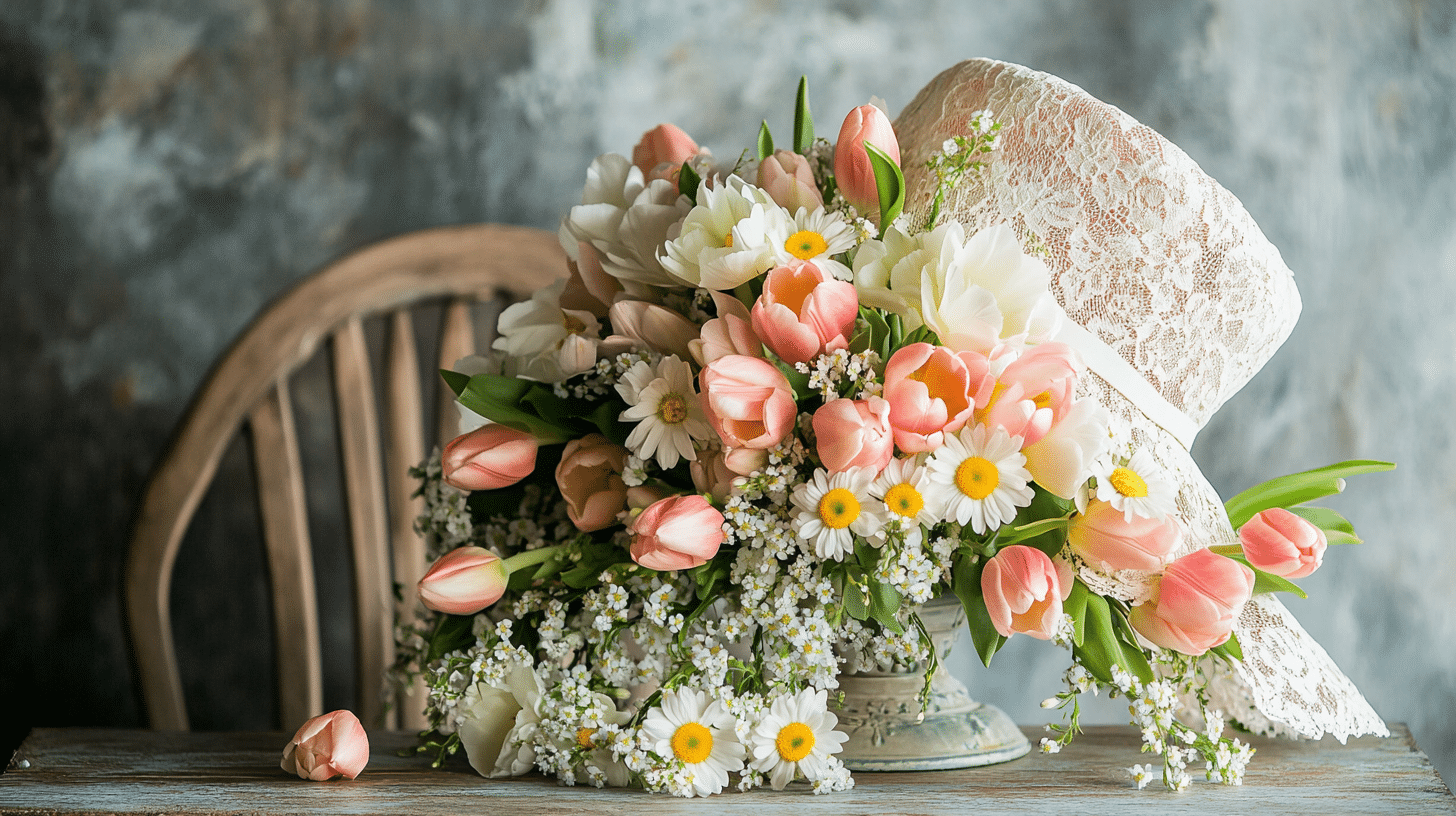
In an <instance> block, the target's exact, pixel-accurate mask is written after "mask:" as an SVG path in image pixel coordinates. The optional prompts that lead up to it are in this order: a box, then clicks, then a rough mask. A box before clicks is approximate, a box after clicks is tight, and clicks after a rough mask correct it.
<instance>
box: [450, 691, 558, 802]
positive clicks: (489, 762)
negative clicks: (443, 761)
mask: <svg viewBox="0 0 1456 816" xmlns="http://www.w3.org/2000/svg"><path fill="white" fill-rule="evenodd" d="M542 693H543V689H542V687H541V678H539V677H537V676H536V672H535V671H533V670H532V668H531V667H530V666H529V665H526V664H523V663H522V664H517V665H516V666H515V667H514V668H512V669H510V670H509V671H508V672H506V673H505V676H504V677H502V678H500V679H487V680H485V681H483V682H478V683H475V684H474V685H472V686H471V687H470V688H468V689H467V690H466V692H465V696H464V697H463V698H462V699H461V701H460V708H461V714H460V719H459V725H458V731H459V734H460V744H461V745H462V746H464V748H465V756H466V757H467V758H468V759H469V760H470V767H472V768H474V769H475V771H476V773H479V774H480V775H481V776H487V777H492V778H494V777H501V776H520V775H521V774H523V773H526V772H527V771H529V770H531V768H532V766H534V765H535V764H536V744H535V741H534V739H535V736H536V729H537V726H538V724H539V723H540V722H541V714H540V712H539V710H538V704H539V703H540V700H541V694H542Z"/></svg>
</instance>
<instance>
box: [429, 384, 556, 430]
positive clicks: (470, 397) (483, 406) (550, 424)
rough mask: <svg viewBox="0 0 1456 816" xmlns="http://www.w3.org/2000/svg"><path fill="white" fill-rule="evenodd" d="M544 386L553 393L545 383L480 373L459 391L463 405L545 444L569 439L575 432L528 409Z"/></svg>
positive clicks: (537, 400) (547, 392)
mask: <svg viewBox="0 0 1456 816" xmlns="http://www.w3.org/2000/svg"><path fill="white" fill-rule="evenodd" d="M451 373H452V374H453V373H454V372H451ZM441 375H442V376H443V375H444V372H441ZM455 379H456V382H458V381H459V380H458V377H457V378H455ZM446 382H447V383H449V382H450V378H448V377H447V378H446ZM451 387H452V388H453V387H454V386H453V385H452V386H451ZM543 390H544V393H546V394H550V393H551V392H550V386H544V384H543V383H538V382H533V381H531V380H522V379H517V378H515V377H504V376H501V375H499V374H476V375H475V376H474V377H471V378H470V380H469V381H468V382H467V383H466V384H465V387H464V388H462V389H461V390H460V391H459V392H458V399H459V400H460V404H461V405H464V406H465V407H466V408H469V409H470V410H472V411H474V412H475V413H477V414H480V415H481V416H483V417H485V418H486V419H488V420H490V421H491V422H498V423H500V424H501V425H505V426H508V427H511V428H515V429H516V430H518V431H524V432H525V433H528V434H531V435H532V436H534V437H536V441H537V442H540V443H541V444H543V445H551V444H555V443H558V442H565V441H567V440H568V439H571V438H572V436H573V435H572V434H570V433H568V432H567V430H566V429H565V428H564V427H562V425H560V424H559V423H557V422H554V421H552V420H550V419H547V418H545V417H544V416H542V415H541V414H539V413H536V412H533V411H530V410H527V407H528V406H531V405H533V404H534V403H536V402H540V401H541V400H540V399H539V398H537V397H536V396H535V395H533V394H531V392H532V391H537V392H538V393H539V392H541V391H543ZM528 396H529V397H530V398H529V399H528ZM553 396H554V395H553Z"/></svg>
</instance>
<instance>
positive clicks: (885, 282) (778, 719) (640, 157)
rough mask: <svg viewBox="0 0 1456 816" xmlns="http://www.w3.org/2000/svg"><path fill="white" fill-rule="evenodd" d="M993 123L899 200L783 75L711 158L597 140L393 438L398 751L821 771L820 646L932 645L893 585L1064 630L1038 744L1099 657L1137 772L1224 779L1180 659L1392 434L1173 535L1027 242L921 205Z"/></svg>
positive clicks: (830, 688) (638, 776)
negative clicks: (429, 420) (425, 719)
mask: <svg viewBox="0 0 1456 816" xmlns="http://www.w3.org/2000/svg"><path fill="white" fill-rule="evenodd" d="M1000 129H1001V125H1000V124H999V123H997V122H996V121H993V119H992V117H991V115H990V114H989V112H981V113H979V114H976V115H975V116H974V117H973V118H972V119H971V122H970V125H969V130H968V133H969V134H970V135H969V136H965V137H956V138H953V139H949V140H947V141H946V143H945V144H944V145H943V146H942V149H941V151H940V153H939V154H937V155H936V156H934V157H933V158H932V159H931V160H930V164H929V165H928V170H929V171H931V172H933V173H934V174H935V178H937V179H938V180H939V182H940V185H941V188H940V194H938V195H937V196H936V200H935V206H934V207H933V208H932V211H931V212H930V214H929V216H928V217H927V218H925V219H921V220H918V221H912V220H911V219H910V218H909V217H908V216H907V215H906V214H905V213H903V212H902V209H903V208H904V177H903V174H902V171H901V168H900V166H899V162H900V154H899V148H898V144H897V141H896V137H895V132H894V130H893V128H892V127H891V124H890V122H889V120H888V119H887V117H886V116H885V114H884V113H882V112H881V111H880V110H879V109H878V108H877V107H875V106H872V105H865V106H862V107H859V108H856V109H855V110H853V111H851V112H850V113H849V115H848V116H847V117H846V118H845V120H844V123H843V126H842V127H841V129H840V132H839V135H838V138H837V140H836V141H835V142H834V143H832V144H831V143H830V142H828V141H827V140H825V139H821V138H816V137H815V135H814V128H813V124H812V120H811V117H810V113H809V105H808V100H807V91H806V89H805V85H804V84H803V83H801V84H800V87H799V94H798V100H797V106H796V110H795V115H794V127H793V140H792V144H791V145H790V147H791V148H792V149H776V148H775V145H774V140H773V138H772V135H771V133H770V131H769V128H768V125H767V123H765V124H764V125H763V127H762V129H761V130H760V135H759V139H758V144H757V145H756V149H755V150H752V151H745V152H744V153H743V154H741V155H739V156H737V157H736V158H735V159H734V160H733V161H732V162H727V163H720V162H717V161H715V160H714V158H713V157H712V155H711V154H710V153H709V152H708V151H707V150H705V149H702V148H700V147H699V146H698V145H697V144H696V143H695V142H694V141H693V140H692V139H691V138H689V137H688V136H687V135H686V134H685V133H684V132H683V131H682V130H680V129H678V128H676V127H674V126H672V125H661V126H659V127H657V128H655V129H654V130H652V131H650V132H648V133H647V134H645V135H644V136H643V138H642V141H641V142H640V143H639V144H638V145H637V146H636V148H635V149H634V150H633V152H632V158H631V159H630V160H629V159H628V158H626V157H624V156H620V155H612V154H609V155H604V156H600V157H598V158H597V159H596V160H595V161H594V162H593V163H592V165H591V167H590V168H589V169H588V171H587V179H586V186H585V190H584V191H583V194H582V200H581V204H580V205H578V206H576V207H573V208H572V209H571V211H570V213H569V214H568V215H567V216H566V218H565V219H564V220H563V222H562V225H561V230H560V236H561V240H562V244H563V246H564V247H565V248H566V249H567V252H568V255H569V256H570V258H571V264H570V268H569V271H570V275H569V277H566V278H564V279H562V280H560V281H559V282H558V283H556V284H555V285H554V286H551V287H549V288H546V289H544V290H541V291H538V292H536V293H535V294H534V295H533V296H532V298H531V299H530V300H529V301H526V302H523V303H518V304H515V305H512V306H510V307H509V308H507V309H506V310H505V311H504V312H503V313H502V314H501V316H500V320H499V329H498V330H499V337H498V339H496V340H495V342H494V345H493V348H492V353H491V354H490V355H489V356H487V357H477V358H467V359H466V360H463V361H461V362H460V363H459V364H458V365H457V367H456V370H455V371H448V372H443V374H444V377H445V379H446V381H447V382H448V383H449V384H450V386H451V387H452V388H453V390H454V391H455V392H456V394H457V397H458V401H459V404H460V406H461V408H462V413H463V414H464V415H465V416H466V421H465V423H464V424H465V426H466V432H465V433H463V434H462V435H461V436H459V437H458V438H456V439H454V440H453V441H452V442H450V443H449V445H447V446H446V447H445V449H444V451H443V453H441V454H439V455H438V456H436V457H434V458H432V459H431V460H430V461H428V462H427V463H425V464H424V465H422V466H421V467H420V468H419V469H418V470H417V471H416V475H417V476H418V477H419V478H421V480H422V485H423V486H422V492H423V495H424V497H425V500H426V512H425V514H424V515H423V516H422V517H421V519H420V521H419V526H420V529H421V530H422V532H423V533H425V535H426V539H427V542H428V546H429V548H430V555H431V558H432V559H435V560H434V563H433V566H431V567H430V569H429V571H428V573H427V574H426V575H425V577H424V579H423V580H422V581H421V582H420V584H419V587H418V590H419V597H420V599H421V601H422V602H423V604H424V606H425V607H427V608H428V609H429V610H432V611H433V613H435V614H433V615H430V616H428V617H426V618H425V619H424V620H423V622H422V623H420V624H418V625H414V626H410V627H404V628H402V629H401V632H400V637H399V643H400V654H401V664H400V667H399V673H400V675H401V676H402V677H403V678H406V679H408V678H411V677H413V676H421V675H422V676H423V677H424V679H425V682H426V684H427V686H428V688H429V707H428V716H429V720H430V723H431V729H430V730H429V731H427V732H426V733H425V735H424V736H423V740H422V743H423V744H422V748H421V749H422V750H428V751H431V752H433V753H435V754H436V756H437V758H439V759H443V757H444V756H446V755H448V754H451V753H454V752H456V751H457V750H459V749H461V748H463V749H464V750H465V753H466V755H467V757H468V759H469V761H470V763H471V765H472V766H473V767H474V768H475V769H476V770H477V771H479V772H480V773H481V774H483V775H486V776H508V775H516V774H522V773H526V772H529V771H531V770H533V769H539V770H541V771H542V772H545V773H548V774H552V775H554V776H556V777H558V778H559V779H560V780H562V781H563V782H564V783H566V784H575V783H577V782H589V783H591V784H594V785H607V784H610V785H640V786H642V787H645V788H647V789H648V790H652V791H665V792H670V793H673V794H677V795H682V796H694V795H708V794H714V793H718V792H720V791H722V790H724V788H726V787H727V786H728V785H730V784H731V783H733V778H734V777H735V776H736V779H737V782H736V785H737V787H738V788H739V789H743V790H746V789H750V788H753V787H756V786H761V785H769V786H771V787H772V788H774V789H775V790H780V789H783V788H784V787H785V786H786V785H788V784H789V783H790V782H792V781H794V780H796V779H800V778H802V779H804V780H807V781H808V782H809V783H811V784H812V785H813V789H814V791H815V792H816V793H817V792H829V791H835V790H843V789H846V788H848V787H850V786H851V785H852V784H853V781H852V778H851V776H850V774H849V772H848V771H847V770H846V768H845V767H844V765H843V763H842V762H840V760H839V759H837V758H836V756H835V755H836V753H838V751H839V749H840V746H841V745H842V743H843V742H844V741H845V739H846V737H845V734H844V733H843V732H841V731H839V730H837V729H836V725H837V718H836V715H835V713H834V702H835V699H836V691H835V690H836V688H837V686H838V682H839V681H838V678H839V676H840V674H841V673H843V672H854V671H861V670H882V671H883V670H896V671H914V670H926V669H927V668H928V667H929V668H933V666H934V662H935V661H936V659H937V656H936V655H935V652H934V649H933V647H932V644H931V642H930V637H929V635H928V634H927V632H926V630H925V628H924V626H923V625H922V623H921V621H920V618H919V615H918V613H917V610H918V608H919V607H920V605H921V604H925V603H927V602H930V601H932V600H933V599H937V598H954V599H958V601H959V602H960V603H961V604H962V605H963V606H964V608H965V612H966V616H967V619H968V621H969V629H970V636H971V641H972V643H973V645H974V648H975V650H976V652H977V653H978V655H979V656H980V657H981V659H982V660H983V661H984V662H985V663H986V664H987V665H990V663H991V660H992V657H993V656H994V655H995V653H996V652H997V650H998V649H999V648H1000V647H1001V646H1002V644H1004V643H1005V642H1006V640H1007V639H1008V638H1010V637H1013V636H1015V635H1017V634H1022V635H1027V636H1029V637H1034V638H1038V639H1042V640H1047V641H1051V642H1054V643H1055V644H1057V645H1059V646H1061V647H1063V648H1066V649H1067V650H1068V652H1069V656H1070V663H1071V665H1070V668H1069V669H1068V671H1067V673H1066V683H1067V688H1066V690H1064V691H1062V692H1060V693H1058V694H1056V695H1055V696H1053V697H1051V698H1049V699H1048V700H1047V701H1046V702H1044V703H1043V705H1044V706H1045V707H1048V708H1053V707H1060V708H1063V709H1065V711H1066V713H1067V719H1066V721H1065V722H1064V724H1062V725H1058V726H1054V727H1051V728H1052V729H1053V735H1052V736H1049V737H1048V738H1046V739H1044V740H1042V743H1041V747H1042V750H1044V751H1047V752H1055V751H1057V750H1059V749H1060V748H1061V747H1062V746H1063V745H1065V744H1066V743H1067V742H1068V741H1070V740H1071V739H1072V738H1073V736H1074V735H1075V734H1076V733H1077V730H1078V725H1077V713H1078V699H1079V695H1080V694H1081V693H1084V692H1088V691H1090V692H1092V693H1097V692H1098V691H1099V690H1100V689H1107V690H1109V692H1110V693H1112V694H1119V695H1123V696H1125V697H1126V698H1127V699H1128V700H1129V703H1130V712H1131V714H1132V717H1133V721H1134V722H1135V723H1136V724H1137V725H1138V726H1139V727H1140V728H1141V729H1142V733H1143V740H1144V743H1145V747H1144V750H1148V751H1152V752H1154V753H1158V754H1161V757H1162V767H1161V772H1160V775H1161V778H1162V780H1163V782H1164V783H1165V784H1166V785H1168V786H1169V787H1172V788H1182V787H1185V786H1186V785H1187V784H1188V783H1189V781H1190V779H1191V776H1190V771H1189V769H1190V768H1191V767H1193V766H1194V763H1196V762H1199V761H1201V762H1203V763H1204V768H1205V775H1206V777H1207V778H1208V779H1210V780H1213V781H1219V782H1223V783H1226V784H1239V783H1240V781H1241V779H1242V776H1243V772H1244V767H1245V764H1246V763H1247V761H1248V759H1249V757H1250V755H1251V753H1252V751H1251V749H1250V748H1249V746H1248V745H1247V744H1246V743H1244V742H1241V741H1240V740H1239V739H1237V738H1235V737H1231V736H1229V735H1228V734H1229V733H1230V730H1231V729H1230V728H1226V727H1225V726H1226V723H1225V720H1224V718H1223V716H1222V715H1221V714H1220V713H1219V712H1217V711H1214V710H1211V708H1210V706H1209V704H1208V697H1207V695H1206V694H1205V693H1204V688H1205V685H1206V681H1205V679H1204V678H1205V667H1207V666H1208V665H1209V664H1210V663H1211V662H1214V661H1233V660H1238V659H1239V658H1240V656H1241V655H1240V650H1239V644H1238V641H1237V638H1235V637H1233V635H1232V630H1233V624H1234V621H1235V619H1236V617H1237V616H1238V614H1239V611H1240V609H1241V608H1242V607H1243V605H1244V604H1245V603H1246V602H1247V601H1248V600H1249V599H1250V597H1251V595H1252V594H1254V593H1263V592H1273V591H1283V592H1293V593H1297V594H1302V593H1301V592H1300V590H1299V588H1298V587H1297V586H1295V585H1294V584H1293V583H1292V582H1291V579H1298V578H1302V577H1304V576H1306V575H1308V574H1309V573H1310V572H1312V571H1314V569H1315V568H1317V567H1318V566H1319V564H1320V562H1321V559H1322V557H1323V554H1324V551H1325V548H1326V545H1327V544H1330V543H1342V542H1349V541H1354V540H1355V538H1354V536H1353V531H1352V529H1351V527H1350V525H1349V524H1348V522H1346V521H1345V520H1344V519H1343V518H1341V517H1340V516H1339V515H1338V514H1336V513H1335V512H1333V511H1330V510H1326V509H1321V508H1311V507H1305V506H1303V503H1304V502H1306V501H1308V500H1310V499H1314V498H1318V497H1320V496H1323V495H1328V494H1330V493H1333V492H1337V491H1338V490H1339V489H1340V488H1341V487H1342V486H1343V482H1342V477H1344V476H1347V475H1351V474H1354V473H1361V472H1368V471H1371V470H1378V469H1383V468H1386V467H1388V466H1387V465H1384V464H1383V463H1373V462H1351V463H1343V464H1341V465H1335V466H1331V467H1329V468H1325V469H1321V470H1318V471H1311V472H1307V473H1303V474H1296V475H1294V476H1290V477H1284V478H1282V479H1276V480H1274V481H1272V482H1269V483H1266V484H1264V485H1261V486H1259V487H1257V488H1254V489H1252V490H1250V491H1247V492H1246V493H1244V494H1241V495H1240V496H1238V497H1235V499H1234V500H1232V501H1231V502H1230V503H1229V506H1228V509H1229V514H1230V518H1231V520H1232V521H1233V523H1234V525H1235V526H1236V527H1241V528H1242V529H1241V531H1240V535H1241V539H1242V546H1241V547H1234V548H1217V549H1197V550H1194V551H1193V552H1191V553H1188V554H1185V555H1182V556H1181V557H1177V558H1174V555H1175V553H1177V552H1178V551H1179V548H1180V546H1181V545H1182V544H1183V538H1184V533H1183V528H1182V526H1181V524H1180V521H1179V519H1178V517H1177V515H1176V507H1175V496H1176V493H1177V489H1176V486H1175V485H1174V484H1173V483H1172V482H1171V481H1170V479H1169V478H1168V477H1167V476H1166V475H1165V474H1164V473H1163V472H1162V471H1161V470H1160V468H1159V466H1158V464H1157V463H1156V462H1155V461H1154V460H1153V459H1152V458H1151V457H1150V456H1147V455H1144V454H1143V453H1142V452H1134V453H1133V454H1132V455H1131V457H1128V458H1115V457H1113V456H1112V455H1111V454H1110V453H1109V451H1108V446H1107V438H1108V418H1107V416H1106V412H1105V410H1104V409H1103V408H1102V407H1101V406H1100V405H1099V404H1098V403H1097V402H1096V401H1095V400H1094V399H1091V398H1088V397H1079V396H1078V382H1079V377H1080V376H1081V375H1082V372H1083V368H1082V364H1081V362H1080V360H1079V357H1078V354H1077V352H1076V351H1075V350H1074V349H1073V348H1072V347H1070V346H1068V345H1066V344H1064V343H1061V342H1057V341H1055V340H1053V337H1054V336H1055V333H1056V330H1057V327H1058V322H1059V320H1062V319H1065V318H1064V316H1063V315H1062V314H1061V312H1060V310H1059V308H1058V307H1057V304H1056V301H1055V299H1054V298H1053V296H1052V294H1051V293H1050V292H1049V290H1048V273H1047V267H1046V265H1045V263H1044V262H1043V261H1042V260H1041V258H1040V257H1039V254H1038V249H1037V247H1035V246H1031V247H1024V246H1022V245H1021V243H1019V241H1018V239H1017V237H1016V234H1015V233H1014V232H1013V230H1012V229H1011V228H1010V227H1009V226H1007V225H1004V224H1003V225H993V226H990V227H985V228H981V229H978V230H975V231H971V230H970V229H968V227H967V226H966V225H963V224H961V223H958V222H956V221H952V220H943V219H941V218H940V216H939V213H940V203H941V200H942V197H943V195H944V193H945V192H946V191H948V190H950V189H952V188H953V187H954V185H955V184H957V183H958V182H959V181H960V180H961V179H962V178H963V177H965V176H967V175H968V174H975V173H979V172H981V170H982V169H983V167H984V166H985V164H986V163H987V162H989V161H994V160H995V155H996V150H997V143H998V132H999V131H1000ZM1285 507H1289V508H1291V509H1284V508H1285ZM1122 570H1140V571H1146V572H1151V573H1156V574H1158V575H1159V576H1160V577H1159V578H1157V579H1155V580H1154V581H1153V582H1152V584H1151V590H1150V594H1149V595H1148V596H1147V597H1145V598H1141V599H1138V602H1135V603H1132V604H1129V603H1127V602H1125V601H1122V600H1118V599H1116V598H1110V597H1107V596H1104V595H1101V594H1099V593H1098V592H1096V591H1094V590H1092V589H1091V588H1089V586H1088V584H1087V583H1086V582H1085V581H1084V580H1083V576H1085V575H1088V574H1096V573H1102V574H1112V573H1116V572H1118V571H1122ZM929 676H930V672H929V671H927V672H926V677H927V683H926V690H925V692H924V694H923V695H922V700H924V699H928V695H929V680H928V678H929ZM1227 725H1229V726H1237V723H1227ZM301 773H302V772H301ZM1132 773H1133V776H1134V779H1135V781H1136V783H1137V785H1138V786H1139V787H1142V786H1143V785H1145V784H1146V783H1147V782H1148V781H1149V780H1150V779H1151V778H1153V777H1155V776H1157V775H1159V771H1158V769H1156V768H1155V767H1153V766H1142V765H1138V766H1134V767H1133V769H1132Z"/></svg>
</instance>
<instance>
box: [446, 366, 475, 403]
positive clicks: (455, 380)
mask: <svg viewBox="0 0 1456 816" xmlns="http://www.w3.org/2000/svg"><path fill="white" fill-rule="evenodd" d="M440 379H442V380H444V381H445V384H446V385H448V386H450V390H451V391H454V392H455V396H457V397H458V396H460V392H461V391H464V390H465V386H467V385H469V384H470V375H469V374H461V373H460V372H458V371H451V370H450V369H448V368H442V369H440Z"/></svg>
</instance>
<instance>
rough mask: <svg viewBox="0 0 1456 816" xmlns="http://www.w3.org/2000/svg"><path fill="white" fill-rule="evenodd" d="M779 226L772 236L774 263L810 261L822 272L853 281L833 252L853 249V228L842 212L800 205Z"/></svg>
mask: <svg viewBox="0 0 1456 816" xmlns="http://www.w3.org/2000/svg"><path fill="white" fill-rule="evenodd" d="M781 225H782V227H783V229H782V231H781V232H780V233H779V234H777V235H774V236H772V239H771V240H772V244H773V253H774V255H773V257H774V262H775V263H777V264H780V265H782V264H786V263H789V262H790V261H793V260H795V259H797V260H800V261H813V262H814V265H815V266H817V267H819V269H820V270H822V271H823V272H824V273H825V274H828V275H832V276H833V277H834V278H836V279H838V280H842V281H848V280H854V273H853V272H851V271H850V270H849V267H847V266H845V265H844V264H842V263H840V262H839V261H836V260H834V256H835V255H838V254H840V253H842V252H848V251H849V250H851V249H854V238H855V232H854V228H853V227H851V226H850V224H849V222H848V221H846V220H845V219H844V216H843V215H841V214H839V213H831V212H829V211H827V210H825V209H824V208H823V207H818V208H816V209H814V210H813V211H812V212H811V211H809V210H807V209H803V208H800V209H799V212H798V213H797V214H795V215H794V217H793V220H792V221H788V222H782V224H781Z"/></svg>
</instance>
